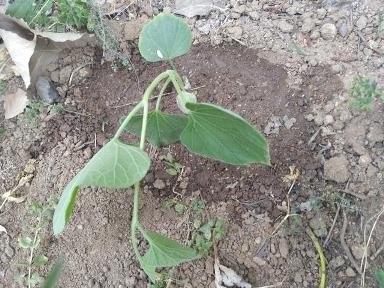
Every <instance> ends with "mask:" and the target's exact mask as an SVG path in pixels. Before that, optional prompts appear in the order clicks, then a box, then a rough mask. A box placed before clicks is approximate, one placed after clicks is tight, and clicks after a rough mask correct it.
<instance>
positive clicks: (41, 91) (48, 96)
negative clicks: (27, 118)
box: [36, 76, 59, 104]
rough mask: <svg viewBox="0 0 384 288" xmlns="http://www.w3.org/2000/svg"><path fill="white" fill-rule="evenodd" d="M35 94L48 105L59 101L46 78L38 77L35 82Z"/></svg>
mask: <svg viewBox="0 0 384 288" xmlns="http://www.w3.org/2000/svg"><path fill="white" fill-rule="evenodd" d="M36 94H37V95H38V96H39V97H40V98H41V99H42V100H44V102H46V103H48V104H53V103H55V102H57V100H58V99H59V95H58V94H57V92H56V90H55V88H53V87H52V85H51V83H50V82H49V80H48V78H46V77H42V76H39V77H38V78H37V81H36Z"/></svg>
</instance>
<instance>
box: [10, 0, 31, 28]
mask: <svg viewBox="0 0 384 288" xmlns="http://www.w3.org/2000/svg"><path fill="white" fill-rule="evenodd" d="M35 9H36V5H35V4H34V1H32V0H16V1H15V2H13V3H12V4H10V5H9V6H8V7H7V11H6V12H5V14H7V15H9V16H12V17H15V18H17V19H23V20H24V21H25V22H27V23H29V21H30V20H31V19H32V18H33V16H34V15H35Z"/></svg>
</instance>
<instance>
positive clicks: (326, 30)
mask: <svg viewBox="0 0 384 288" xmlns="http://www.w3.org/2000/svg"><path fill="white" fill-rule="evenodd" d="M320 34H321V37H322V38H323V39H324V40H332V39H333V38H335V36H336V34H337V29H336V26H335V24H333V23H326V24H324V25H323V26H321V29H320Z"/></svg>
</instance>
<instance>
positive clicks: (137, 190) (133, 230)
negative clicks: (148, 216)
mask: <svg viewBox="0 0 384 288" xmlns="http://www.w3.org/2000/svg"><path fill="white" fill-rule="evenodd" d="M139 196H140V182H138V183H136V184H135V185H134V192H133V210H132V220H131V242H132V247H133V251H134V252H135V254H136V257H137V259H139V261H140V262H141V260H140V259H141V255H140V251H139V247H138V241H137V238H136V229H137V226H138V224H139V220H138V218H139Z"/></svg>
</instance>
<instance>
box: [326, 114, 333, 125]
mask: <svg viewBox="0 0 384 288" xmlns="http://www.w3.org/2000/svg"><path fill="white" fill-rule="evenodd" d="M333 122H335V119H333V116H332V115H330V114H328V115H325V117H324V125H330V124H332V123H333Z"/></svg>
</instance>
